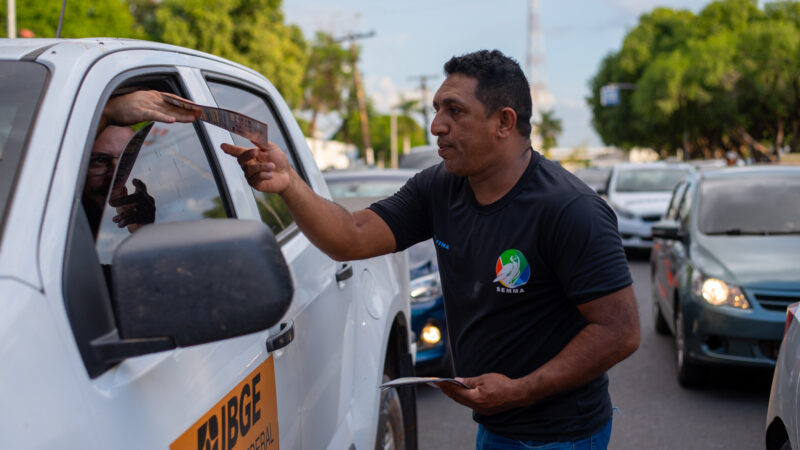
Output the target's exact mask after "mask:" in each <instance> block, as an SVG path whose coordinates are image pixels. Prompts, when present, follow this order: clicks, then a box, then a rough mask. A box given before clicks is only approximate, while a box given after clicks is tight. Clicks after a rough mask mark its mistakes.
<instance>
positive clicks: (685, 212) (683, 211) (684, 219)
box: [677, 183, 694, 227]
mask: <svg viewBox="0 0 800 450" xmlns="http://www.w3.org/2000/svg"><path fill="white" fill-rule="evenodd" d="M693 192H694V189H692V187H691V184H690V183H687V184H686V189H685V190H684V191H683V195H682V198H681V203H680V206H678V217H677V219H678V220H679V221H680V222H681V224H682V226H683V227H685V226H686V224H687V223H688V222H689V215H690V214H691V210H692V197H693V195H692V193H693Z"/></svg>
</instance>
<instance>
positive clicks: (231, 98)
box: [208, 80, 300, 235]
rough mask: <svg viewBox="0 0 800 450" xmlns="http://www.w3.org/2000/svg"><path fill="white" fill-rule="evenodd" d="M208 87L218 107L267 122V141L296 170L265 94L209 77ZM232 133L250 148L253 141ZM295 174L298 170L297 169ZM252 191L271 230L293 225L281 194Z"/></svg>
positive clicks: (292, 157)
mask: <svg viewBox="0 0 800 450" xmlns="http://www.w3.org/2000/svg"><path fill="white" fill-rule="evenodd" d="M208 87H209V88H210V89H211V93H212V95H213V96H214V100H216V102H217V104H218V105H219V106H220V107H222V108H225V109H230V110H233V111H236V112H239V113H242V114H245V115H247V116H250V117H252V118H254V119H257V120H260V121H262V122H264V123H266V124H267V126H268V127H269V128H268V130H269V131H268V132H269V140H270V141H271V142H274V143H275V144H277V145H278V146H279V147H280V148H281V149H282V150H283V151H284V152H285V153H286V156H287V157H288V158H289V164H291V165H292V167H294V168H295V169H297V164H296V162H295V158H294V155H293V153H292V148H291V147H290V146H289V145H288V140H287V139H286V135H285V134H284V132H283V127H282V126H281V124H280V123H279V122H278V121H277V119H276V115H275V114H274V113H273V111H272V108H270V106H269V104H268V103H267V100H266V99H265V98H264V97H262V96H261V95H258V94H255V93H253V92H251V91H249V90H246V89H243V88H239V87H236V86H232V85H230V84H226V83H224V82H217V81H211V80H209V81H208ZM231 136H232V137H233V142H234V143H235V144H236V145H241V146H243V147H253V143H252V142H250V141H249V140H247V139H245V138H243V137H241V136H237V135H234V134H232V135H231ZM298 173H300V172H299V171H298ZM252 191H253V197H255V200H256V203H257V204H258V211H259V213H260V215H261V220H262V222H264V223H265V224H267V225H268V226H269V227H270V229H271V230H272V232H273V233H275V234H276V235H277V234H278V233H280V232H281V231H283V230H285V229H286V228H287V227H289V225H291V224H292V222H293V219H292V215H291V213H290V212H289V208H288V207H287V206H286V203H284V201H283V199H282V198H281V196H280V195H278V194H268V193H264V192H259V191H257V190H255V189H253V190H252Z"/></svg>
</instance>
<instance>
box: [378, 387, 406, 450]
mask: <svg viewBox="0 0 800 450" xmlns="http://www.w3.org/2000/svg"><path fill="white" fill-rule="evenodd" d="M390 379H391V378H389V376H387V375H386V374H384V375H383V382H384V383H385V382H387V381H389V380H390ZM380 405H381V409H380V414H379V416H378V434H377V437H376V439H375V450H405V448H406V443H405V427H404V426H403V406H402V405H401V403H400V396H399V395H398V394H397V390H396V389H394V388H392V389H384V390H381V400H380Z"/></svg>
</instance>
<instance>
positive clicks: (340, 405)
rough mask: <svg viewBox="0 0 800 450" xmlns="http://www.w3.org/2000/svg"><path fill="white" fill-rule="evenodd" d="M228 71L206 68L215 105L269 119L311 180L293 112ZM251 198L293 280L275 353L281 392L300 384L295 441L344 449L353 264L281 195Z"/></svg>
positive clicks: (272, 131) (276, 137) (274, 134)
mask: <svg viewBox="0 0 800 450" xmlns="http://www.w3.org/2000/svg"><path fill="white" fill-rule="evenodd" d="M230 73H231V72H228V73H226V74H223V73H221V72H219V71H213V72H212V71H207V72H206V73H205V77H206V80H207V84H208V87H209V89H210V92H211V94H212V95H213V98H214V100H215V102H216V104H217V105H218V106H220V107H222V108H225V109H229V110H234V111H238V112H240V113H243V114H246V115H248V116H250V117H253V118H255V119H257V120H260V121H262V122H264V123H266V124H267V125H268V129H269V140H270V141H271V142H274V143H275V144H277V145H278V146H279V147H280V148H281V149H283V150H284V152H285V153H286V155H287V157H288V158H289V161H290V163H291V164H292V166H293V168H294V170H295V171H296V172H297V173H298V174H299V175H300V176H301V177H302V178H305V179H306V180H308V178H307V175H308V172H316V170H317V169H316V167H306V166H304V165H303V160H302V159H301V158H300V157H299V156H298V154H297V151H296V150H297V149H298V148H299V146H300V145H301V144H299V143H296V142H294V141H293V140H292V139H291V137H290V134H289V133H288V132H287V124H286V123H285V121H286V120H294V119H293V118H292V116H288V117H286V118H283V117H282V116H281V115H280V114H279V113H278V111H279V110H278V108H277V105H276V103H277V102H276V101H274V100H273V97H272V96H270V94H269V92H268V90H267V89H266V88H265V87H264V86H260V85H259V84H257V83H253V82H248V81H244V80H242V79H237V78H234V77H231V76H230ZM230 139H231V140H232V142H233V143H235V144H237V145H241V146H247V147H252V146H253V144H252V143H251V142H249V141H247V140H246V139H244V138H242V137H240V136H237V135H231V138H230ZM231 140H229V142H231ZM231 159H233V158H231ZM239 177H241V174H239ZM307 182H308V181H307ZM312 186H313V185H312ZM251 198H252V200H253V201H254V202H255V204H256V206H257V211H258V216H257V217H258V218H260V219H261V220H262V221H263V222H264V223H265V224H267V225H268V226H270V228H271V229H272V230H273V232H274V233H275V234H276V235H277V236H278V238H279V241H280V242H281V244H282V246H283V249H284V254H285V256H286V258H287V261H289V264H290V266H291V268H292V272H293V276H294V278H295V292H296V294H295V299H294V301H293V303H292V306H291V308H290V310H289V313H287V317H290V318H291V320H292V321H293V322H292V323H287V324H286V326H293V327H294V333H295V341H294V342H293V343H292V344H291V345H290V346H288V347H287V348H286V349H285V351H284V352H283V353H282V354H281V355H279V356H277V357H276V377H277V382H278V386H279V394H278V395H279V396H280V395H282V394H281V392H280V391H281V390H283V389H284V387H286V389H290V390H291V389H296V394H293V395H296V396H297V397H296V402H297V404H296V405H297V409H296V411H293V412H290V414H292V413H293V414H295V415H296V416H297V418H298V419H299V420H298V423H299V426H300V431H299V435H300V445H298V446H297V447H298V448H307V449H319V448H344V447H347V446H349V444H350V443H351V439H352V437H351V434H352V430H350V429H349V425H348V422H347V421H346V420H345V419H346V414H347V412H348V409H349V407H350V399H351V398H352V396H353V395H352V394H353V389H354V386H353V380H354V376H353V370H354V349H355V341H354V335H355V330H354V327H355V277H353V273H354V268H353V266H352V265H351V263H349V262H347V263H339V262H336V261H334V260H332V259H331V258H330V257H328V256H327V255H325V254H324V253H323V252H321V251H320V250H319V249H317V248H316V247H315V246H313V245H312V244H311V242H310V241H308V239H307V238H306V237H305V236H304V235H303V234H301V233H300V232H299V230H298V228H297V225H296V224H294V222H293V219H292V216H291V214H290V213H289V210H288V208H287V206H286V204H285V203H284V202H283V199H282V198H281V197H280V196H279V195H277V194H267V193H263V192H258V191H256V190H252V195H251ZM320 220H324V218H320ZM281 417H283V416H281ZM287 420H289V419H287Z"/></svg>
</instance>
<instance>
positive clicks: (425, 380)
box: [378, 377, 472, 389]
mask: <svg viewBox="0 0 800 450" xmlns="http://www.w3.org/2000/svg"><path fill="white" fill-rule="evenodd" d="M439 382H447V383H453V384H455V385H458V386H461V387H463V388H465V389H472V388H471V387H469V386H467V385H466V384H464V383H462V382H460V381H458V380H456V379H455V378H439V377H403V378H396V379H394V380H392V381H387V382H386V383H383V384H382V385H380V386H378V387H380V388H381V389H389V388H393V387H397V386H407V385H411V384H432V383H439Z"/></svg>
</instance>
